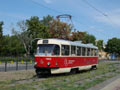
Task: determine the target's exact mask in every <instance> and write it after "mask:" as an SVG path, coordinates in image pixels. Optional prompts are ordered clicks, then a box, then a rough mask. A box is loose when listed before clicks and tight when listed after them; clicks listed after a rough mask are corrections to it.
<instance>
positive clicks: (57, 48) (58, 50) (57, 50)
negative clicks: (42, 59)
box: [53, 45, 60, 55]
mask: <svg viewBox="0 0 120 90" xmlns="http://www.w3.org/2000/svg"><path fill="white" fill-rule="evenodd" d="M53 54H54V55H60V47H59V46H58V45H56V46H55V48H54V50H53Z"/></svg>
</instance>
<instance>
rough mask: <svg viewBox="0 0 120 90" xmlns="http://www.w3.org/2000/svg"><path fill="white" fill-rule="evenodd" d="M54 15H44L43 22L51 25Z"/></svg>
mask: <svg viewBox="0 0 120 90" xmlns="http://www.w3.org/2000/svg"><path fill="white" fill-rule="evenodd" d="M53 19H54V18H53V16H50V15H48V16H44V17H43V19H42V20H41V22H42V24H43V25H45V26H49V23H50V22H51V21H52V20H53Z"/></svg>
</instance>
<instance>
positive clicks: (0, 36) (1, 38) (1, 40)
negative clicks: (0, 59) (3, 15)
mask: <svg viewBox="0 0 120 90" xmlns="http://www.w3.org/2000/svg"><path fill="white" fill-rule="evenodd" d="M3 24H4V23H3V22H2V21H1V22H0V54H1V52H2V46H3V44H2V42H3V27H2V26H3Z"/></svg>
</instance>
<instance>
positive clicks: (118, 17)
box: [94, 9, 120, 27]
mask: <svg viewBox="0 0 120 90" xmlns="http://www.w3.org/2000/svg"><path fill="white" fill-rule="evenodd" d="M107 15H108V17H105V16H103V15H98V16H95V17H94V18H95V19H96V20H97V21H99V22H104V23H106V24H110V25H112V26H117V27H120V9H116V10H112V11H110V12H107Z"/></svg>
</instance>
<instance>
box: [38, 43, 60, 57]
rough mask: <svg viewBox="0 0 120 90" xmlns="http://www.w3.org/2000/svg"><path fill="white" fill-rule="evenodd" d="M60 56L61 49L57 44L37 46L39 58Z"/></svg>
mask: <svg viewBox="0 0 120 90" xmlns="http://www.w3.org/2000/svg"><path fill="white" fill-rule="evenodd" d="M59 54H60V47H59V46H58V45H55V44H39V45H38V46H37V53H36V55H39V56H52V55H59Z"/></svg>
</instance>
